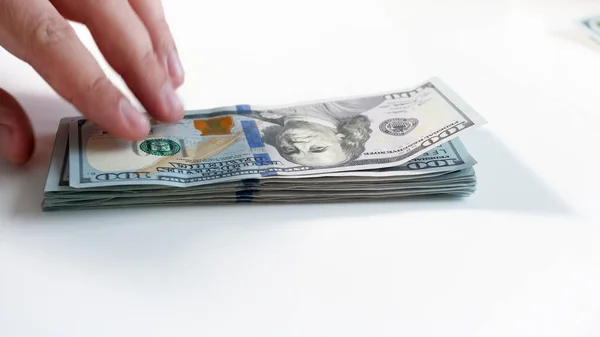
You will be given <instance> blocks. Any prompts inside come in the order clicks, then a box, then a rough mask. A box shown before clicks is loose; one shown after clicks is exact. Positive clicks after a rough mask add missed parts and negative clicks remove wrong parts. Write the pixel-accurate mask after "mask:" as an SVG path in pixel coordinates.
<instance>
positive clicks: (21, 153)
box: [0, 88, 34, 165]
mask: <svg viewBox="0 0 600 337" xmlns="http://www.w3.org/2000/svg"><path fill="white" fill-rule="evenodd" d="M33 145H34V139H33V129H32V127H31V122H30V121H29V119H28V118H27V115H26V114H25V110H23V108H22V107H21V105H20V104H19V102H17V100H16V99H15V98H14V97H12V96H11V95H10V94H9V93H7V92H6V91H4V90H2V89H1V88H0V156H2V157H4V158H5V159H6V160H8V161H9V162H10V163H12V164H14V165H22V164H25V163H26V162H27V161H28V160H29V158H31V155H32V153H33Z"/></svg>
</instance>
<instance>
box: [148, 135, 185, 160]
mask: <svg viewBox="0 0 600 337" xmlns="http://www.w3.org/2000/svg"><path fill="white" fill-rule="evenodd" d="M140 150H142V151H144V152H146V153H148V154H151V155H153V156H161V157H168V156H173V155H175V154H177V153H179V151H181V146H180V145H179V144H178V143H176V142H174V141H172V140H170V139H163V138H158V139H148V140H145V141H143V142H142V144H140Z"/></svg>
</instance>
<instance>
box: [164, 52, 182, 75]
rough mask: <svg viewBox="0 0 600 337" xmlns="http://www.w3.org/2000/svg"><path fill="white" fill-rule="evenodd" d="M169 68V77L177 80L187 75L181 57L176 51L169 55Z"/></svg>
mask: <svg viewBox="0 0 600 337" xmlns="http://www.w3.org/2000/svg"><path fill="white" fill-rule="evenodd" d="M167 68H168V71H169V75H170V76H171V77H174V78H176V79H181V78H183V76H184V75H185V74H184V71H183V66H182V65H181V60H180V59H179V55H178V54H177V52H176V51H174V50H173V51H171V53H169V57H168V58H167Z"/></svg>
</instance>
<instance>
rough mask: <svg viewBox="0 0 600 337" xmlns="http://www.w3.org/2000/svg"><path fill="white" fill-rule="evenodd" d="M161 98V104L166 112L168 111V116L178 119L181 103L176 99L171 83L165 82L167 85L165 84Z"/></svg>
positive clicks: (181, 107) (181, 109)
mask: <svg viewBox="0 0 600 337" xmlns="http://www.w3.org/2000/svg"><path fill="white" fill-rule="evenodd" d="M162 98H163V104H164V105H165V108H167V110H168V111H169V114H170V115H171V116H173V117H175V116H177V117H179V115H180V114H181V112H182V111H183V103H181V101H180V100H179V97H177V94H176V93H175V89H174V88H173V84H172V83H171V81H167V83H165V85H164V87H163V90H162Z"/></svg>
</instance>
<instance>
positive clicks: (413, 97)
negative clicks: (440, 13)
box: [62, 79, 486, 188]
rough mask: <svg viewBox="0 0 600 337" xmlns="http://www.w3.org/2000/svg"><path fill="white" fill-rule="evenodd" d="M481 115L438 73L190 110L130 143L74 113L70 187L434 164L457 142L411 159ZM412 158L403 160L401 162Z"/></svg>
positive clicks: (449, 161)
mask: <svg viewBox="0 0 600 337" xmlns="http://www.w3.org/2000/svg"><path fill="white" fill-rule="evenodd" d="M485 123H486V122H485V120H484V119H483V118H482V117H481V116H479V114H477V113H476V112H475V111H474V110H473V109H472V108H471V107H470V106H469V105H468V104H467V103H465V102H464V101H463V100H462V99H461V98H460V97H459V96H458V95H457V94H456V93H455V92H454V91H452V90H451V89H450V88H449V87H448V86H447V85H445V84H444V83H443V82H442V81H440V80H439V79H431V80H429V81H427V82H425V83H423V84H420V85H417V86H415V87H413V88H410V89H406V90H399V91H393V92H388V93H383V94H378V95H371V96H368V97H354V98H348V99H339V100H333V101H324V102H312V103H302V104H296V105H289V106H281V107H259V106H250V105H237V106H231V107H222V108H216V109H211V110H198V111H190V112H188V113H187V114H186V116H185V118H184V119H183V120H182V121H181V122H180V123H177V124H161V123H153V125H152V128H151V132H150V134H149V135H148V137H147V138H146V139H144V140H143V141H139V142H127V141H123V140H120V139H117V138H114V137H113V136H111V135H110V134H108V133H107V132H105V131H104V130H102V129H100V128H98V127H97V126H96V125H94V124H93V123H91V122H89V121H87V120H85V119H82V118H80V119H73V120H70V121H69V135H68V142H69V150H68V176H69V185H70V187H75V188H92V187H102V186H122V185H165V186H173V187H191V186H199V185H206V184H214V183H221V182H228V181H236V180H244V179H271V178H275V177H299V176H317V175H321V176H322V175H335V174H341V173H342V172H355V171H364V170H381V172H385V170H386V169H388V170H390V171H396V172H397V170H394V169H393V168H394V167H405V168H406V170H405V171H406V172H407V174H410V173H409V172H414V171H419V170H424V172H425V171H426V170H427V169H434V170H433V171H435V166H436V165H447V166H451V165H453V164H456V163H458V164H457V165H462V164H463V163H464V164H465V166H468V165H472V164H473V163H466V162H465V161H464V160H460V159H459V160H456V158H455V157H457V156H460V154H459V152H460V151H459V150H457V149H458V147H460V144H459V143H458V142H456V143H454V150H453V149H452V146H451V147H450V150H448V149H447V148H446V149H445V150H444V151H445V152H446V155H447V154H448V153H449V152H450V156H446V158H444V156H441V155H440V156H438V154H439V153H435V154H433V155H432V154H431V153H430V154H429V155H430V156H432V157H436V156H438V157H440V158H438V159H432V160H430V161H426V160H418V159H417V158H418V157H419V156H421V155H424V154H427V153H428V152H431V151H434V150H435V149H437V148H439V147H440V146H441V145H444V144H445V143H447V142H449V141H451V140H453V139H456V137H458V136H459V135H461V134H462V133H464V132H466V131H468V130H471V129H474V128H476V127H479V126H481V125H483V124H485ZM451 144H452V143H451ZM457 144H458V145H457ZM440 149H441V148H440ZM452 151H454V152H455V154H454V155H452V154H451V152H452ZM452 156H453V157H452ZM451 157H452V158H451ZM465 159H467V161H469V160H472V159H469V158H465ZM436 160H437V162H436ZM444 160H445V162H444ZM411 161H412V163H411V165H412V166H411V165H408V164H407V163H409V162H411ZM443 163H445V164H443ZM64 164H65V165H63V166H67V163H66V162H65V163H64ZM405 164H407V165H405ZM403 165H404V166H403ZM445 169H448V168H447V167H446V168H445ZM457 169H459V168H457ZM430 171H431V170H430ZM62 176H63V177H64V174H63V175H62Z"/></svg>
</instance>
